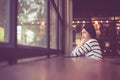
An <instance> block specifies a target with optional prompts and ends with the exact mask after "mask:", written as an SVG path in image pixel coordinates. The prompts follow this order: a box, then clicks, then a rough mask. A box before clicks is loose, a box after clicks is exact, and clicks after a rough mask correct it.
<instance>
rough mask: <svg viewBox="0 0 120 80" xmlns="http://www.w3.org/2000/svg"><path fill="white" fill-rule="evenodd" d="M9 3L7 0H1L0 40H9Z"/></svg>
mask: <svg viewBox="0 0 120 80" xmlns="http://www.w3.org/2000/svg"><path fill="white" fill-rule="evenodd" d="M7 11H8V4H7V0H0V42H8V37H9V35H8V34H9V31H8V28H9V27H8V25H7V24H8V12H7Z"/></svg>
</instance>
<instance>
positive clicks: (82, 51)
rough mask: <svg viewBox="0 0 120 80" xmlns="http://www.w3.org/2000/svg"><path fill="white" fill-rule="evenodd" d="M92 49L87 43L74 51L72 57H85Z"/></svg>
mask: <svg viewBox="0 0 120 80" xmlns="http://www.w3.org/2000/svg"><path fill="white" fill-rule="evenodd" d="M91 50H92V49H91V47H90V46H89V45H88V44H87V43H85V44H84V45H83V46H81V47H79V48H76V49H74V50H73V51H72V54H71V55H72V56H83V55H86V54H87V53H88V52H90V51H91Z"/></svg>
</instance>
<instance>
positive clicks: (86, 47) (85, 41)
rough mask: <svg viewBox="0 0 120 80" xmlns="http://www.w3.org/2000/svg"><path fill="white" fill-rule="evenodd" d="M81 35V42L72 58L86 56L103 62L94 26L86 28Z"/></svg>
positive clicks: (73, 52)
mask: <svg viewBox="0 0 120 80" xmlns="http://www.w3.org/2000/svg"><path fill="white" fill-rule="evenodd" d="M81 33H82V38H81V41H80V43H79V44H78V46H77V47H76V48H75V49H74V50H73V51H72V54H71V56H86V57H90V58H94V59H100V60H101V59H102V52H101V48H100V46H99V43H98V41H97V40H96V32H95V29H94V26H92V25H86V26H84V27H83V29H82V31H81Z"/></svg>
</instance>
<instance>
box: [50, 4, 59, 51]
mask: <svg viewBox="0 0 120 80" xmlns="http://www.w3.org/2000/svg"><path fill="white" fill-rule="evenodd" d="M50 48H53V49H56V48H57V14H56V11H55V9H54V7H53V5H52V4H51V6H50Z"/></svg>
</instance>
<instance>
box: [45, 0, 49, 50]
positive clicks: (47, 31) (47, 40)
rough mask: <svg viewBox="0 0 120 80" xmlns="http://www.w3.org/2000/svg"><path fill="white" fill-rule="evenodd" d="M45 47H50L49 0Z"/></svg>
mask: <svg viewBox="0 0 120 80" xmlns="http://www.w3.org/2000/svg"><path fill="white" fill-rule="evenodd" d="M47 4H48V5H47V16H46V17H47V48H50V0H47Z"/></svg>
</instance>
